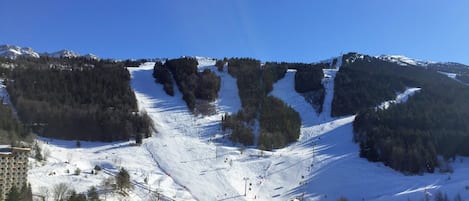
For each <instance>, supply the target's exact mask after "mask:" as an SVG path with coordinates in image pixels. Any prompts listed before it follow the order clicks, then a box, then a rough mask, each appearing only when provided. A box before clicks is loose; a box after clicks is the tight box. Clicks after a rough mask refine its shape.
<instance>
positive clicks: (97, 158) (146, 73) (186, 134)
mask: <svg viewBox="0 0 469 201" xmlns="http://www.w3.org/2000/svg"><path fill="white" fill-rule="evenodd" d="M197 59H198V60H199V67H200V70H203V69H205V68H209V69H212V70H213V71H214V72H216V73H217V75H219V76H220V77H221V82H222V83H221V89H220V92H219V98H218V100H217V101H215V102H213V103H212V105H213V106H214V107H215V108H216V111H217V112H216V114H214V115H210V116H201V115H199V116H194V115H193V114H192V113H190V112H189V111H188V109H187V106H186V104H185V102H184V101H183V100H182V98H181V96H182V95H181V93H180V92H179V91H178V90H177V89H176V90H175V92H176V93H175V96H174V97H171V96H168V95H166V93H165V92H164V91H163V87H162V85H160V84H156V83H155V80H154V78H153V77H152V73H153V66H154V63H152V62H148V63H144V64H142V65H141V66H139V67H138V68H137V67H133V68H128V69H129V71H130V73H131V76H132V81H131V85H132V88H133V89H134V91H135V94H136V97H137V100H138V104H139V108H140V110H141V111H146V112H147V113H148V114H149V115H150V116H151V118H152V119H153V121H154V125H155V130H156V131H157V132H155V133H154V134H153V136H152V137H150V138H148V139H144V143H143V144H142V145H141V146H133V143H132V142H114V143H98V142H81V147H80V148H77V147H76V145H75V143H76V142H75V141H63V140H52V139H45V138H40V139H39V142H40V143H41V144H42V147H43V149H45V150H48V151H47V152H49V153H50V156H49V157H48V158H47V161H46V162H44V163H38V162H36V161H34V160H31V163H32V164H33V168H32V169H31V170H30V171H29V176H28V179H29V181H30V182H31V184H32V186H33V193H34V194H44V193H45V192H49V195H51V193H52V187H53V186H54V185H55V184H58V183H66V184H69V185H70V186H71V187H72V188H74V189H75V190H77V191H78V192H85V191H86V190H87V189H89V187H91V186H96V187H98V190H99V192H100V193H101V198H106V200H135V201H140V200H145V201H146V200H152V196H154V194H153V193H152V192H154V191H157V192H159V193H161V195H163V196H164V197H163V200H200V201H211V200H295V199H298V200H301V199H302V198H304V200H314V201H316V200H336V199H337V198H338V197H340V196H343V197H346V198H347V199H348V200H352V201H354V200H373V201H395V200H403V201H404V200H408V199H410V200H421V199H422V198H424V197H425V196H429V197H431V196H432V194H435V192H437V191H442V192H445V193H447V194H448V195H449V197H450V198H451V199H452V198H453V197H454V196H455V195H456V194H458V193H460V195H461V196H462V198H463V200H468V199H469V174H468V173H469V164H468V160H469V158H462V157H457V159H456V160H455V162H453V163H452V164H451V165H452V166H453V169H454V172H453V173H439V172H438V171H436V172H435V173H433V174H423V175H416V176H406V175H403V174H402V173H400V172H397V171H394V170H392V169H390V168H388V167H386V166H384V165H383V164H382V163H371V162H368V161H367V160H366V159H363V158H360V157H359V147H358V145H357V144H355V143H354V142H353V140H352V138H353V133H352V122H353V120H354V116H347V117H341V118H332V117H330V111H331V103H332V97H333V90H334V82H333V81H334V78H335V74H336V73H337V71H338V70H339V67H340V63H339V64H338V65H337V66H336V68H335V69H329V70H324V73H325V75H326V76H325V79H324V80H323V83H324V86H325V89H326V97H325V101H324V105H323V112H322V113H321V114H316V113H315V110H314V109H313V107H312V106H311V105H310V104H309V103H307V102H306V101H305V100H304V98H303V96H301V95H300V94H298V93H296V92H295V90H294V75H295V71H293V70H289V71H288V72H287V74H286V76H285V77H284V78H283V79H281V80H279V81H278V82H277V83H276V84H275V85H274V90H273V91H272V92H271V95H273V96H276V97H278V98H280V99H282V100H283V101H285V102H286V103H287V104H289V105H291V106H292V107H293V108H294V109H295V110H297V111H298V112H299V113H300V116H301V118H302V128H301V135H300V138H299V140H298V142H296V143H292V144H290V145H289V146H287V147H285V148H282V149H277V150H274V151H260V150H258V149H256V148H254V147H242V146H240V145H238V144H233V143H231V142H230V141H229V140H228V139H227V138H228V136H227V134H228V133H223V132H222V131H221V130H220V120H221V116H222V115H223V114H225V113H233V112H237V111H238V110H239V109H240V107H241V106H240V105H241V104H240V100H239V97H238V89H237V86H236V79H235V78H233V77H231V76H230V75H229V74H228V73H226V72H227V70H226V67H225V70H224V72H219V71H217V70H216V67H215V66H213V65H214V63H215V61H214V60H211V59H208V58H202V57H197ZM339 61H341V58H339ZM413 90H417V89H413ZM406 92H407V93H406ZM406 92H405V93H402V94H398V96H397V97H400V98H399V99H400V100H403V101H400V102H404V101H405V100H406V97H408V96H409V95H412V93H408V91H406ZM414 92H415V91H414ZM393 101H394V102H395V103H396V104H398V103H400V102H399V101H396V100H390V102H389V103H391V102H393ZM95 165H99V166H101V167H103V170H102V171H100V172H98V174H97V175H92V174H90V172H91V170H92V169H93V168H94V167H95ZM121 167H124V168H125V169H126V170H128V171H129V173H130V177H131V180H132V183H133V184H134V188H133V190H131V191H129V195H128V196H123V195H120V194H117V193H114V194H112V193H107V194H106V193H104V190H105V189H103V187H102V181H103V180H104V179H105V178H109V177H111V176H112V175H114V174H116V173H117V172H118V171H119V169H120V168H121ZM76 168H80V169H81V174H80V175H73V173H74V171H75V169H76ZM67 170H68V171H67ZM145 181H146V182H145ZM46 189H49V190H48V191H47V190H46ZM153 198H154V197H153Z"/></svg>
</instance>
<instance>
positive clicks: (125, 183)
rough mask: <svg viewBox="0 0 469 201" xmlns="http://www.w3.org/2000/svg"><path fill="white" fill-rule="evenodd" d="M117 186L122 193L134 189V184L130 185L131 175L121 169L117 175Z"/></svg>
mask: <svg viewBox="0 0 469 201" xmlns="http://www.w3.org/2000/svg"><path fill="white" fill-rule="evenodd" d="M116 185H117V188H118V189H119V190H120V191H121V192H125V190H127V189H131V188H132V184H131V183H130V175H129V172H127V170H126V169H124V168H121V170H120V171H119V173H118V174H117V175H116Z"/></svg>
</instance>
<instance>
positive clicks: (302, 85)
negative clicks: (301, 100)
mask: <svg viewBox="0 0 469 201" xmlns="http://www.w3.org/2000/svg"><path fill="white" fill-rule="evenodd" d="M334 61H336V62H337V60H334ZM336 62H335V63H336ZM334 65H335V64H334ZM295 66H296V73H295V90H296V92H298V93H300V94H302V95H303V96H304V97H305V99H306V100H307V101H308V102H309V103H310V104H311V105H312V106H313V107H314V108H315V109H316V112H317V113H321V112H322V105H323V102H324V97H325V95H326V94H325V89H324V86H323V84H322V79H323V78H324V73H323V71H322V69H324V68H327V67H328V65H325V64H323V63H319V64H295Z"/></svg>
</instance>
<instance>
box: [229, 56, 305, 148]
mask: <svg viewBox="0 0 469 201" xmlns="http://www.w3.org/2000/svg"><path fill="white" fill-rule="evenodd" d="M287 68H288V66H287V65H286V64H285V63H266V64H265V65H264V66H263V67H261V65H260V62H259V61H258V60H254V59H248V58H241V59H239V58H232V59H229V60H228V72H229V73H230V74H231V75H232V76H233V77H235V78H236V83H237V85H238V92H239V97H240V99H241V105H242V109H241V110H240V111H239V112H238V113H236V114H232V115H225V116H224V117H223V118H222V129H223V130H226V129H231V131H232V134H231V139H232V140H233V141H235V142H240V143H242V144H244V145H252V144H253V143H254V134H253V130H252V127H253V125H254V122H255V120H256V119H257V120H259V124H260V130H259V139H258V143H257V146H258V147H259V148H261V149H268V150H270V149H272V148H281V147H284V146H285V145H287V144H288V143H291V142H294V141H296V140H297V139H298V136H299V134H300V126H301V119H300V116H299V114H298V112H296V111H295V110H293V109H292V108H291V107H290V106H288V105H286V104H285V103H284V102H283V101H281V100H280V99H277V98H275V97H272V96H267V95H268V93H270V92H271V91H272V90H273V84H274V83H275V82H277V81H278V80H280V79H282V78H283V77H284V76H285V73H286V71H287Z"/></svg>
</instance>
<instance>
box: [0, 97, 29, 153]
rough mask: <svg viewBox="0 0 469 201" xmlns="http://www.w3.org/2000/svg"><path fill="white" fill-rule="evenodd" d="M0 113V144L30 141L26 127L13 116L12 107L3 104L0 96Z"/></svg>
mask: <svg viewBox="0 0 469 201" xmlns="http://www.w3.org/2000/svg"><path fill="white" fill-rule="evenodd" d="M0 114H1V115H0V144H10V145H17V143H18V142H19V141H28V142H31V141H32V138H29V134H28V133H29V132H28V129H27V128H25V127H24V126H23V125H21V124H20V122H19V121H18V120H17V119H16V118H15V117H14V116H13V112H12V108H11V107H10V105H6V104H3V100H2V98H1V97H0Z"/></svg>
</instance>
